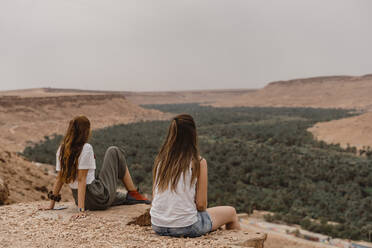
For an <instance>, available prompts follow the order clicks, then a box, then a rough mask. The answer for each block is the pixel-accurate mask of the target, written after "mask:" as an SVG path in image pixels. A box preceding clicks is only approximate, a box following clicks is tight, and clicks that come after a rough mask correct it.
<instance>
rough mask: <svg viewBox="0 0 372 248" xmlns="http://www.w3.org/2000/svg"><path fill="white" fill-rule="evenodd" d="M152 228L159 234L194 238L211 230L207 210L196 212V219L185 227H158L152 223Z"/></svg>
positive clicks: (210, 221)
mask: <svg viewBox="0 0 372 248" xmlns="http://www.w3.org/2000/svg"><path fill="white" fill-rule="evenodd" d="M152 229H153V230H154V231H155V232H156V233H157V234H159V235H161V236H172V237H185V238H187V237H188V238H195V237H200V236H202V235H204V234H207V233H209V232H211V231H212V220H211V217H210V216H209V214H208V213H207V211H204V212H198V221H197V222H195V223H194V224H192V225H191V226H186V227H160V226H155V225H152Z"/></svg>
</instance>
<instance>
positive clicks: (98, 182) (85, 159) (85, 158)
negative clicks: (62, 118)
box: [43, 116, 150, 218]
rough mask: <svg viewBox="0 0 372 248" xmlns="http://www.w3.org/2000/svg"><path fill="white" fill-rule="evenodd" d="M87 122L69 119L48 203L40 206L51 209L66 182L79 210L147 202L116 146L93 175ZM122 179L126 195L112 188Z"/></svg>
mask: <svg viewBox="0 0 372 248" xmlns="http://www.w3.org/2000/svg"><path fill="white" fill-rule="evenodd" d="M90 133H91V130H90V122H89V120H88V118H87V117H85V116H78V117H75V118H74V119H72V120H71V121H70V123H69V126H68V128H67V132H66V135H65V137H64V138H63V141H62V143H61V145H60V147H59V148H58V151H57V154H56V170H57V172H58V175H57V180H56V182H55V184H54V187H53V191H51V192H49V194H48V198H49V199H51V201H50V205H49V207H47V208H43V209H45V210H46V209H53V208H54V205H55V202H56V201H59V200H60V198H61V196H60V195H59V192H60V190H61V188H62V186H63V184H65V183H67V184H69V186H70V188H71V190H72V194H73V197H74V199H75V203H76V205H77V206H78V210H79V213H78V214H77V215H76V217H77V218H79V217H82V216H85V213H84V212H85V210H86V209H89V210H103V209H106V208H108V207H110V206H113V205H121V204H137V203H145V204H150V201H149V200H148V199H147V198H146V197H144V196H142V195H141V194H140V193H138V191H137V190H136V187H135V186H134V184H133V181H132V178H131V175H130V173H129V170H128V166H127V163H126V160H125V157H124V153H123V151H122V150H120V149H119V148H117V147H114V146H112V147H109V148H108V149H107V151H106V154H105V157H104V160H103V164H102V168H101V171H100V173H99V175H98V177H97V178H95V170H96V159H95V155H94V152H93V147H92V146H91V145H90V144H89V143H87V142H88V139H89V137H90ZM119 181H122V182H123V183H124V186H125V187H126V189H127V190H128V193H127V195H124V194H122V193H119V192H117V191H116V189H117V185H118V182H119Z"/></svg>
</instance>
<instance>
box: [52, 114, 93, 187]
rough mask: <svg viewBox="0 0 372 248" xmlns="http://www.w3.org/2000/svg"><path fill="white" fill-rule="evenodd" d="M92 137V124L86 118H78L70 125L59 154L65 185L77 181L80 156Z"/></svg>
mask: <svg viewBox="0 0 372 248" xmlns="http://www.w3.org/2000/svg"><path fill="white" fill-rule="evenodd" d="M89 135H90V122H89V120H88V118H87V117H85V116H77V117H75V118H74V119H72V120H71V121H70V123H69V125H68V128H67V131H66V135H65V137H64V138H63V140H62V143H61V146H60V153H59V158H58V159H59V162H60V163H61V177H62V181H63V182H64V183H71V182H73V181H75V179H76V173H77V169H78V162H79V156H80V154H81V151H82V150H83V146H84V144H85V143H86V142H87V141H88V139H89Z"/></svg>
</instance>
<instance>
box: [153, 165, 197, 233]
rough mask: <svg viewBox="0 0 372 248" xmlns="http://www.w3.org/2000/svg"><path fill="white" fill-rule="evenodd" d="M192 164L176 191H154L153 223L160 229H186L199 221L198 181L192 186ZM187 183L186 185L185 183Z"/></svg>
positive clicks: (181, 177)
mask: <svg viewBox="0 0 372 248" xmlns="http://www.w3.org/2000/svg"><path fill="white" fill-rule="evenodd" d="M191 175H192V170H191V164H190V167H189V170H187V172H186V175H185V181H184V180H183V175H182V174H181V176H180V179H179V181H178V184H177V187H176V191H171V188H170V185H169V187H168V189H167V190H165V191H163V192H161V193H159V192H158V189H157V187H155V189H154V199H153V200H152V206H151V210H150V215H151V223H152V224H153V225H155V226H160V227H186V226H190V225H192V224H194V223H195V222H197V221H198V217H197V214H198V211H197V209H196V204H195V192H196V181H195V182H194V183H193V184H192V185H191V186H190V181H191ZM184 182H185V183H184Z"/></svg>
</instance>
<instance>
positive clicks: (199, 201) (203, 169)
mask: <svg viewBox="0 0 372 248" xmlns="http://www.w3.org/2000/svg"><path fill="white" fill-rule="evenodd" d="M207 193H208V167H207V161H206V160H205V159H203V160H202V161H200V173H199V177H198V181H197V184H196V195H195V202H196V208H197V209H198V211H205V210H206V209H207V206H208V195H207Z"/></svg>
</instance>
